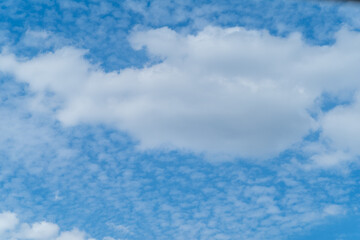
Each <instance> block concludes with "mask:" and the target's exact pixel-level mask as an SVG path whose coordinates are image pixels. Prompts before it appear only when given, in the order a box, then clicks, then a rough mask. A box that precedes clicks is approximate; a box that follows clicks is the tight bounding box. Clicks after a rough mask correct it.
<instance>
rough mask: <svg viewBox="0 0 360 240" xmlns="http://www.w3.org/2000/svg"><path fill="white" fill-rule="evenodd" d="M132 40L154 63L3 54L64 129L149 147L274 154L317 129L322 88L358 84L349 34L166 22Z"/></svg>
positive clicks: (7, 67)
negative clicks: (114, 132)
mask: <svg viewBox="0 0 360 240" xmlns="http://www.w3.org/2000/svg"><path fill="white" fill-rule="evenodd" d="M129 39H130V43H131V44H132V46H133V47H134V48H135V49H141V48H143V47H145V48H146V50H147V51H148V53H149V55H150V57H151V63H152V64H150V65H149V66H145V67H143V68H139V69H136V68H127V69H123V70H121V71H120V72H104V71H103V70H102V69H101V68H100V67H98V66H97V65H94V64H91V63H90V62H89V61H88V60H86V58H85V57H84V55H85V54H86V52H85V51H83V50H79V49H75V48H71V47H67V48H62V49H59V50H57V51H55V52H53V53H45V54H42V55H39V56H37V57H34V58H32V59H19V58H17V57H16V56H14V55H11V54H8V53H2V54H1V57H0V66H1V67H0V70H1V71H3V72H6V73H9V74H12V75H14V76H15V78H16V79H17V80H18V81H22V82H26V83H28V84H29V87H30V89H31V91H33V92H34V93H36V100H37V101H35V104H34V106H36V107H38V108H39V106H44V105H46V106H51V107H53V109H54V111H55V112H56V115H57V118H58V119H59V120H60V121H61V122H62V123H63V124H65V125H74V124H78V123H105V124H111V125H113V126H116V127H118V128H119V129H121V130H124V131H126V132H129V133H130V134H131V135H132V136H134V137H135V138H136V139H138V140H140V145H139V146H140V148H142V149H151V148H158V147H165V148H178V149H185V150H190V151H195V152H198V153H201V152H206V153H211V154H218V153H226V154H229V155H231V156H240V157H255V158H267V157H271V156H274V155H276V154H278V153H279V152H281V151H283V150H286V149H288V148H289V147H291V146H292V145H293V144H295V143H297V142H300V141H301V140H302V138H303V137H304V136H306V135H307V134H308V133H309V131H311V130H312V129H314V128H315V127H316V124H315V122H316V121H315V119H313V118H312V117H311V115H310V114H309V112H310V109H314V106H315V104H316V99H318V98H319V97H320V96H321V94H322V93H324V92H330V93H331V94H335V95H336V94H337V93H338V92H339V91H348V90H353V89H357V88H358V81H357V79H358V77H357V76H359V75H360V70H359V68H358V64H357V63H358V62H359V60H360V54H358V52H359V51H358V50H360V34H357V33H354V32H350V31H347V30H342V31H340V32H339V33H338V34H337V37H336V43H335V44H333V45H331V46H312V45H308V44H306V43H305V42H304V41H302V40H301V36H300V35H298V34H293V35H290V36H289V37H286V38H282V37H276V36H272V35H270V34H269V33H268V32H266V31H250V30H246V29H243V28H227V29H222V28H216V27H208V28H205V29H204V30H203V31H201V32H199V33H198V34H197V35H182V34H179V33H176V32H175V31H173V30H170V29H168V28H161V29H155V30H149V31H143V32H135V33H133V34H132V35H131V36H130V38H129ZM339 59H341V61H339ZM50 103H51V104H50ZM332 114H334V113H332ZM329 116H330V115H329ZM329 119H330V117H328V118H327V117H325V120H324V130H325V132H329V131H327V130H326V129H330V128H329V127H327V126H330V125H331V124H332V123H331V120H329ZM335 125H336V124H335ZM329 136H330V137H331V138H334V139H336V138H337V136H335V135H334V134H332V135H331V134H330V135H329ZM335 141H336V140H335Z"/></svg>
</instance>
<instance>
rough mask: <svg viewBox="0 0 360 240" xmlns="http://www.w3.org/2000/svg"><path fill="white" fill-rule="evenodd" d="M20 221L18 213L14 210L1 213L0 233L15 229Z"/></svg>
mask: <svg viewBox="0 0 360 240" xmlns="http://www.w3.org/2000/svg"><path fill="white" fill-rule="evenodd" d="M18 222H19V220H18V219H17V217H16V214H14V213H12V212H3V213H0V234H2V233H4V232H6V231H9V230H13V229H14V228H15V227H16V225H17V224H18Z"/></svg>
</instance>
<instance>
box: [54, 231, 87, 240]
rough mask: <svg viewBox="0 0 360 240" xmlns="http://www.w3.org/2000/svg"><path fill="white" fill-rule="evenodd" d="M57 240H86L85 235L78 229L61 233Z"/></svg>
mask: <svg viewBox="0 0 360 240" xmlns="http://www.w3.org/2000/svg"><path fill="white" fill-rule="evenodd" d="M56 240H85V233H84V232H81V231H79V230H78V229H73V230H72V231H68V232H63V233H61V235H60V236H59V237H58V238H56Z"/></svg>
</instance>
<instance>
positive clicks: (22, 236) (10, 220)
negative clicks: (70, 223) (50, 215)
mask: <svg viewBox="0 0 360 240" xmlns="http://www.w3.org/2000/svg"><path fill="white" fill-rule="evenodd" d="M0 238H1V239H4V240H86V239H87V240H95V239H93V238H87V236H86V233H85V232H82V231H79V230H78V229H76V228H74V229H73V230H71V231H63V232H61V233H60V228H59V226H58V225H57V224H54V223H51V222H45V221H42V222H35V223H33V224H31V225H29V224H27V223H22V224H20V223H19V220H18V218H17V216H16V214H15V213H12V212H3V213H0Z"/></svg>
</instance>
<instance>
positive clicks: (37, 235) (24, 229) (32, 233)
mask: <svg viewBox="0 0 360 240" xmlns="http://www.w3.org/2000/svg"><path fill="white" fill-rule="evenodd" d="M58 232H59V226H58V225H56V224H54V223H49V222H38V223H34V224H32V225H31V226H29V225H28V224H23V225H22V226H21V232H20V234H19V235H20V237H22V238H24V239H34V240H47V239H54V238H55V237H56V236H57V235H58Z"/></svg>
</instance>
